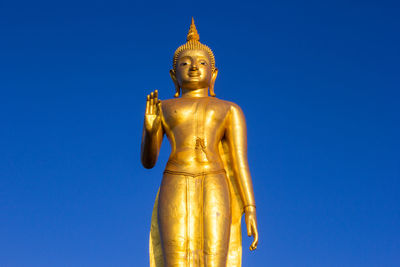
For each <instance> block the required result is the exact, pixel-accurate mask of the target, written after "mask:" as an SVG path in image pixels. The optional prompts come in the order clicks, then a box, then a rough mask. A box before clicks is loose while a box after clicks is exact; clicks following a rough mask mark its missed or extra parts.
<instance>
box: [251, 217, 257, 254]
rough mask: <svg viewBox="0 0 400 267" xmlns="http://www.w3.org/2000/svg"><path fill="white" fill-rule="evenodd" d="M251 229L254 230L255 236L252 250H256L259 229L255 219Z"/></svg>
mask: <svg viewBox="0 0 400 267" xmlns="http://www.w3.org/2000/svg"><path fill="white" fill-rule="evenodd" d="M251 230H252V235H253V236H254V241H253V243H252V244H251V247H250V250H254V249H256V248H257V245H258V231H257V227H256V225H255V222H254V221H253V222H252V224H251Z"/></svg>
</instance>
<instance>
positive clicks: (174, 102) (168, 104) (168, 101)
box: [161, 98, 179, 107]
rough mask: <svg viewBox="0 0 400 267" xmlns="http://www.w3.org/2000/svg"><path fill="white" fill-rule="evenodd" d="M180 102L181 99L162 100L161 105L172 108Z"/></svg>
mask: <svg viewBox="0 0 400 267" xmlns="http://www.w3.org/2000/svg"><path fill="white" fill-rule="evenodd" d="M178 102H179V98H170V99H162V100H161V105H162V106H164V107H168V106H171V105H173V104H176V103H178Z"/></svg>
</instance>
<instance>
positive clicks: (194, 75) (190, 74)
mask: <svg viewBox="0 0 400 267" xmlns="http://www.w3.org/2000/svg"><path fill="white" fill-rule="evenodd" d="M189 77H200V72H197V71H191V72H189Z"/></svg>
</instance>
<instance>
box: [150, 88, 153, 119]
mask: <svg viewBox="0 0 400 267" xmlns="http://www.w3.org/2000/svg"><path fill="white" fill-rule="evenodd" d="M150 114H154V94H153V92H151V94H150Z"/></svg>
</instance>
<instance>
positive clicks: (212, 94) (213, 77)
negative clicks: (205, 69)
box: [210, 69, 218, 96]
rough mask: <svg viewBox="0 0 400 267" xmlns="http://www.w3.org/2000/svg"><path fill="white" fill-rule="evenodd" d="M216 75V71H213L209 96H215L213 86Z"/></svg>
mask: <svg viewBox="0 0 400 267" xmlns="http://www.w3.org/2000/svg"><path fill="white" fill-rule="evenodd" d="M217 75H218V69H215V70H214V71H213V74H212V76H211V81H210V96H215V92H214V84H215V79H217Z"/></svg>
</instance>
